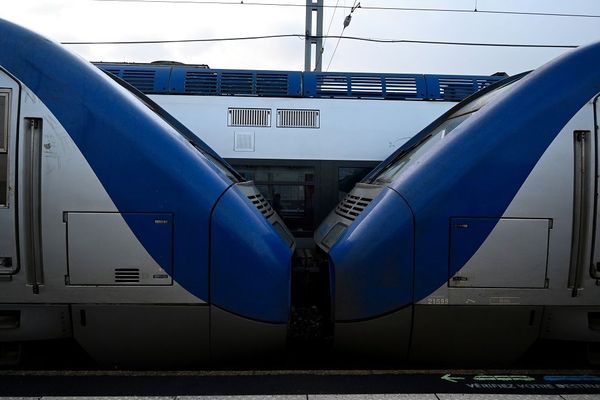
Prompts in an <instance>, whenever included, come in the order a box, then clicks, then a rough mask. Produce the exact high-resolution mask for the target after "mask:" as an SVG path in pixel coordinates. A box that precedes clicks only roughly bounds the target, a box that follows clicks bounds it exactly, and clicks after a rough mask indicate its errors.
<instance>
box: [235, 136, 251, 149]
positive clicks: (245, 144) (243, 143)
mask: <svg viewBox="0 0 600 400" xmlns="http://www.w3.org/2000/svg"><path fill="white" fill-rule="evenodd" d="M233 150H234V151H254V132H235V134H234V139H233Z"/></svg>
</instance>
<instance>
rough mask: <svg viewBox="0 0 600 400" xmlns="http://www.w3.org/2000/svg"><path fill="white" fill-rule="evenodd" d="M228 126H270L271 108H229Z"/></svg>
mask: <svg viewBox="0 0 600 400" xmlns="http://www.w3.org/2000/svg"><path fill="white" fill-rule="evenodd" d="M227 125H228V126H242V127H243V126H255V127H269V126H271V110H270V109H268V108H230V109H228V112H227Z"/></svg>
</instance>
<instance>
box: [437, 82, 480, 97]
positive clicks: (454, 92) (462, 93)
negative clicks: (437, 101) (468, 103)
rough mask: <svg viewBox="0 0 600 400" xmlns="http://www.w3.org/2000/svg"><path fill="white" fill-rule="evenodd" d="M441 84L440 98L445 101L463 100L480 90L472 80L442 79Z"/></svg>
mask: <svg viewBox="0 0 600 400" xmlns="http://www.w3.org/2000/svg"><path fill="white" fill-rule="evenodd" d="M439 83H440V96H441V98H442V99H444V100H461V99H464V98H465V97H467V96H469V95H470V94H471V93H475V92H476V91H477V90H478V87H477V84H476V83H475V82H474V81H473V80H471V79H459V78H447V79H444V78H441V79H440V81H439Z"/></svg>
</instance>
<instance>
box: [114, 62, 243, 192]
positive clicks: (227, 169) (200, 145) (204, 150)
mask: <svg viewBox="0 0 600 400" xmlns="http://www.w3.org/2000/svg"><path fill="white" fill-rule="evenodd" d="M105 73H106V74H107V75H108V76H110V77H111V78H112V79H113V80H114V81H115V82H117V83H118V84H119V85H121V86H122V87H124V88H125V89H127V90H128V91H129V92H131V94H133V95H134V96H135V97H137V98H138V99H139V100H140V101H141V102H142V103H144V105H146V107H148V108H149V109H150V110H151V111H152V112H154V113H155V114H156V115H158V116H159V117H161V118H162V119H163V120H164V121H165V122H166V123H167V124H169V125H170V126H171V127H172V128H173V129H175V130H176V131H177V132H179V134H180V135H181V136H183V137H185V138H186V139H187V140H188V141H189V142H190V143H191V144H192V146H194V147H195V148H196V150H198V151H199V152H200V153H201V154H202V155H203V156H204V157H205V158H206V159H208V160H209V161H210V162H211V163H212V164H213V165H214V166H216V167H217V168H218V169H219V170H220V171H221V172H223V173H224V174H225V175H226V176H227V177H228V178H229V179H231V181H232V182H235V183H237V182H243V181H245V179H244V178H243V177H242V176H241V175H240V174H239V173H238V172H237V171H236V170H235V169H234V168H233V167H232V166H231V165H229V164H228V163H227V162H226V161H225V160H223V159H222V158H221V157H220V156H219V155H218V154H217V153H215V152H214V150H212V149H211V148H210V147H209V146H208V145H207V144H206V143H204V142H203V141H202V140H200V138H198V136H196V135H195V134H194V132H192V131H191V130H189V129H188V128H187V127H186V126H185V125H183V124H182V123H181V122H179V120H177V119H176V118H174V117H173V116H172V115H171V114H169V113H168V112H166V111H165V110H164V109H163V108H162V107H161V106H159V105H158V104H156V103H155V102H154V101H153V100H152V99H150V98H149V97H148V96H146V95H145V94H144V93H142V92H140V91H139V90H138V89H136V88H135V87H134V86H132V85H130V84H129V83H127V82H125V81H124V80H122V79H121V78H119V77H118V76H115V75H113V74H111V73H110V72H105Z"/></svg>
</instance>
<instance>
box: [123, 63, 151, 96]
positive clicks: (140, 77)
mask: <svg viewBox="0 0 600 400" xmlns="http://www.w3.org/2000/svg"><path fill="white" fill-rule="evenodd" d="M155 76H156V71H154V70H140V69H126V70H124V71H123V80H124V81H125V82H127V83H129V84H130V85H132V86H134V87H135V88H136V89H138V90H139V91H142V92H144V93H151V92H153V91H154V78H155Z"/></svg>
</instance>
